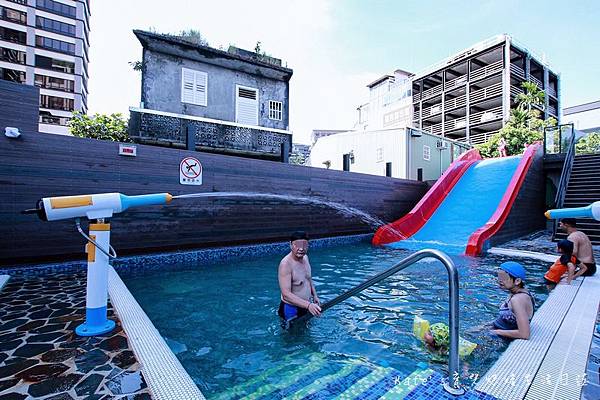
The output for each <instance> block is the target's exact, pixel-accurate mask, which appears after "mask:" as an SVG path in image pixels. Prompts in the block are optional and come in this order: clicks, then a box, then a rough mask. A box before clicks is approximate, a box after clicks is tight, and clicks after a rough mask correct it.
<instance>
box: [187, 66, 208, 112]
mask: <svg viewBox="0 0 600 400" xmlns="http://www.w3.org/2000/svg"><path fill="white" fill-rule="evenodd" d="M207 88H208V74H207V73H206V72H202V71H194V70H192V69H187V68H182V69H181V101H182V102H183V103H189V104H197V105H200V106H206V105H207V98H208V96H207V92H208V90H207Z"/></svg>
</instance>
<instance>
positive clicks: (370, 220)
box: [173, 192, 386, 229]
mask: <svg viewBox="0 0 600 400" xmlns="http://www.w3.org/2000/svg"><path fill="white" fill-rule="evenodd" d="M214 197H242V198H260V199H268V200H282V201H288V202H291V203H302V204H313V205H319V206H326V207H329V208H332V209H334V210H336V211H338V212H340V213H341V214H342V215H345V216H349V217H358V218H359V219H360V220H361V221H363V222H364V223H366V224H368V225H369V226H370V227H371V228H374V229H377V228H379V227H380V226H383V225H385V224H386V222H385V221H382V220H381V219H379V218H377V217H374V216H372V215H370V214H368V213H366V212H364V211H362V210H359V209H357V208H354V207H348V206H346V205H344V204H341V203H336V202H334V201H327V200H321V199H317V198H314V197H302V196H293V195H287V194H273V193H254V192H205V193H190V194H182V195H178V196H173V199H190V198H214Z"/></svg>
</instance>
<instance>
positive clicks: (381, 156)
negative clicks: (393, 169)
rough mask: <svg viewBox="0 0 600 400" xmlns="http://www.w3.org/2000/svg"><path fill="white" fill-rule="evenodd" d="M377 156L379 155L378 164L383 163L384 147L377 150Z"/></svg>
mask: <svg viewBox="0 0 600 400" xmlns="http://www.w3.org/2000/svg"><path fill="white" fill-rule="evenodd" d="M376 154H377V155H376V159H377V162H382V161H383V147H379V148H378V149H377V150H376Z"/></svg>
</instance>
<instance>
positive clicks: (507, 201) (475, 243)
mask: <svg viewBox="0 0 600 400" xmlns="http://www.w3.org/2000/svg"><path fill="white" fill-rule="evenodd" d="M541 146H542V145H541V144H539V143H535V144H532V145H530V146H529V147H527V150H525V153H524V154H523V158H521V162H520V163H519V166H518V167H517V170H516V171H515V173H514V174H513V177H512V179H511V180H510V183H509V184H508V187H507V188H506V191H505V192H504V196H502V200H500V204H499V205H498V208H497V209H496V212H495V213H494V214H493V215H492V217H491V218H490V219H489V220H488V222H487V223H486V224H485V225H483V226H482V227H481V228H479V229H477V230H476V231H475V232H473V234H472V235H471V237H470V238H469V241H468V243H467V248H466V250H465V254H466V255H468V256H477V255H479V254H481V253H482V251H483V248H484V244H485V242H486V241H487V240H488V239H489V238H491V237H492V236H494V235H495V234H496V233H497V232H498V231H499V230H500V228H501V227H502V225H504V222H505V221H506V218H507V217H508V214H509V213H510V210H511V208H512V206H513V204H514V202H515V200H516V198H517V195H518V194H519V190H521V186H522V185H523V181H524V180H525V177H526V176H527V171H529V167H530V166H531V163H532V162H533V160H534V158H535V153H536V152H537V151H538V150H539V149H540V148H541Z"/></svg>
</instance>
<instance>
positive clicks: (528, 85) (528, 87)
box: [515, 82, 545, 111]
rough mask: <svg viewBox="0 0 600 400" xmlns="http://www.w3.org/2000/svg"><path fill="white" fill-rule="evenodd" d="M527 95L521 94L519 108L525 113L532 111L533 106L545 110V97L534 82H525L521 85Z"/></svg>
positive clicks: (518, 98)
mask: <svg viewBox="0 0 600 400" xmlns="http://www.w3.org/2000/svg"><path fill="white" fill-rule="evenodd" d="M521 87H522V88H523V90H525V93H519V94H518V95H517V98H516V99H515V100H516V102H517V103H518V104H519V105H518V106H517V107H518V108H520V109H521V110H523V111H530V110H531V107H532V106H540V107H541V108H542V109H543V108H544V102H545V95H544V92H543V91H541V90H540V89H539V88H538V87H537V85H536V84H535V83H533V82H523V83H522V84H521Z"/></svg>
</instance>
